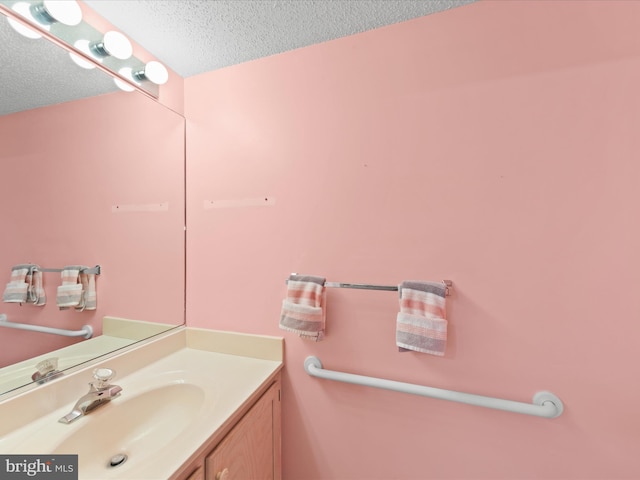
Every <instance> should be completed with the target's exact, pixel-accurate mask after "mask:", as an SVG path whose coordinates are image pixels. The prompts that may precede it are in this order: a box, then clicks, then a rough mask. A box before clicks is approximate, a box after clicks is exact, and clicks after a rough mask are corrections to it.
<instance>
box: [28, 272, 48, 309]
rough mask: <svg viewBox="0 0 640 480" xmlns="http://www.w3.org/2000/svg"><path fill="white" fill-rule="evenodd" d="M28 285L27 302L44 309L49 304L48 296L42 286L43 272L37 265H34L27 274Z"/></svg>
mask: <svg viewBox="0 0 640 480" xmlns="http://www.w3.org/2000/svg"><path fill="white" fill-rule="evenodd" d="M27 284H28V285H29V291H28V295H27V302H28V303H33V304H34V305H36V306H38V307H42V306H44V305H45V304H46V303H47V296H46V294H45V291H44V288H43V286H42V272H41V271H40V270H39V267H38V266H37V265H32V266H31V268H30V269H29V273H27Z"/></svg>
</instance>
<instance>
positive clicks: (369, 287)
mask: <svg viewBox="0 0 640 480" xmlns="http://www.w3.org/2000/svg"><path fill="white" fill-rule="evenodd" d="M291 275H297V274H296V273H292V274H291ZM442 283H444V285H445V286H446V292H445V293H446V295H447V296H449V295H451V292H450V291H449V290H450V287H451V286H452V285H453V282H452V281H451V280H442ZM324 286H325V287H327V288H356V289H360V290H386V291H390V292H397V291H398V286H397V285H371V284H368V283H343V282H324Z"/></svg>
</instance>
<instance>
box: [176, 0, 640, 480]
mask: <svg viewBox="0 0 640 480" xmlns="http://www.w3.org/2000/svg"><path fill="white" fill-rule="evenodd" d="M638 31H640V2H627V1H622V2H613V1H612V2H575V1H566V2H564V1H556V2H526V1H519V2H504V1H495V2H493V1H482V2H480V3H477V4H473V5H470V6H466V7H462V8H458V9H455V10H451V11H448V12H444V13H440V14H437V15H432V16H428V17H424V18H420V19H417V20H414V21H409V22H405V23H401V24H398V25H394V26H390V27H387V28H383V29H379V30H375V31H372V32H368V33H364V34H361V35H356V36H352V37H348V38H344V39H340V40H336V41H332V42H328V43H324V44H320V45H316V46H313V47H309V48H304V49H300V50H296V51H292V52H288V53H285V54H282V55H277V56H273V57H269V58H265V59H261V60H258V61H254V62H249V63H246V64H242V65H238V66H235V67H232V68H227V69H223V70H219V71H215V72H210V73H207V74H204V75H200V76H196V77H193V78H189V79H187V81H186V84H185V91H186V102H185V109H186V110H185V111H186V116H187V119H188V121H187V138H188V145H187V185H188V188H187V212H188V214H187V215H188V216H187V224H188V225H189V231H188V239H187V255H188V257H187V272H188V273H187V287H188V292H187V323H188V325H190V326H195V327H206V328H215V329H228V330H236V331H243V332H251V333H262V334H268V335H278V336H284V337H285V339H286V372H285V381H284V401H283V407H284V414H283V419H284V420H283V421H284V474H285V478H287V479H296V480H299V479H320V478H322V479H365V478H366V479H390V478H394V479H445V478H446V479H468V478H486V479H489V478H490V479H498V478H500V479H514V478H547V479H548V478H556V479H557V478H562V479H575V480H577V479H584V478H600V479H605V478H606V479H613V478H639V477H640V464H639V463H638V461H637V445H638V438H640V425H639V423H638V421H637V419H638V414H637V412H638V405H639V404H640V388H638V387H637V386H636V383H637V382H636V377H637V375H636V374H637V370H638V368H637V365H638V364H639V362H640V354H639V353H638V347H637V339H638V335H639V334H640V322H639V321H638V318H639V313H640V301H639V300H638V298H640V297H639V296H638V294H637V292H638V289H639V288H640V270H639V269H638V268H637V265H638V262H640V249H639V248H638V245H640V229H638V228H637V227H636V226H635V221H636V219H637V216H638V215H637V211H638V205H639V204H640V189H638V188H637V179H638V178H639V176H640V162H639V161H638V159H639V158H640V140H639V138H640V137H639V136H638V133H637V130H638V125H640V94H639V93H638V92H639V85H640V35H638ZM263 197H267V198H269V199H270V200H271V202H267V203H268V204H269V205H271V206H244V207H241V206H235V207H232V206H229V205H234V202H235V204H238V203H242V201H243V200H245V199H259V198H263ZM211 200H230V201H231V202H230V203H227V205H228V206H229V208H218V209H212V208H205V206H206V205H208V203H207V202H209V201H211ZM223 205H224V204H223ZM290 272H301V273H310V274H318V275H323V276H326V277H327V278H328V279H330V280H334V281H351V282H370V283H380V284H396V283H398V282H400V281H401V280H404V279H424V280H440V279H443V278H448V279H451V280H453V282H454V294H453V296H452V297H450V298H449V299H448V317H449V322H450V323H449V325H450V330H449V332H450V337H449V344H448V350H447V353H446V356H445V357H444V358H438V357H433V356H428V355H424V354H418V353H402V354H400V353H398V352H397V349H396V347H395V344H394V328H395V316H396V313H397V310H398V304H397V298H396V294H393V293H388V292H367V291H354V290H337V289H333V290H330V291H329V292H328V300H327V301H328V319H327V324H328V326H327V336H326V339H325V340H324V341H322V342H320V343H317V344H315V343H309V342H305V341H302V340H300V339H299V338H298V337H296V336H295V335H292V334H289V333H285V332H283V331H281V330H279V329H278V318H279V313H280V305H281V300H282V298H283V297H284V295H285V279H286V277H287V275H288V274H289V273H290ZM312 354H313V355H318V356H319V357H320V358H321V359H322V361H323V362H324V364H325V366H326V367H327V368H330V369H336V370H346V371H351V372H355V373H360V374H365V375H373V376H380V377H383V378H391V379H395V380H400V381H408V382H413V383H419V384H425V385H433V386H438V387H442V388H448V389H454V390H460V391H468V392H473V393H479V394H484V395H490V396H497V397H505V398H510V399H514V400H520V401H529V400H530V399H531V397H532V396H533V394H534V393H535V392H536V391H538V390H551V391H553V392H555V393H556V394H558V395H559V396H560V397H561V398H562V400H563V401H564V402H565V408H566V410H565V413H564V415H563V416H562V417H560V418H558V419H554V420H547V419H540V418H535V417H528V416H523V415H516V414H511V413H506V412H500V411H493V410H487V409H482V408H479V407H473V406H466V405H461V404H454V403H448V402H444V401H439V400H432V399H425V398H420V397H414V396H409V395H404V394H400V393H393V392H387V391H381V390H374V389H370V388H366V387H360V386H354V385H346V384H339V383H330V382H327V381H322V380H318V379H314V378H311V377H308V376H307V375H306V374H305V373H304V371H303V369H302V364H303V360H304V359H305V357H306V356H308V355H312Z"/></svg>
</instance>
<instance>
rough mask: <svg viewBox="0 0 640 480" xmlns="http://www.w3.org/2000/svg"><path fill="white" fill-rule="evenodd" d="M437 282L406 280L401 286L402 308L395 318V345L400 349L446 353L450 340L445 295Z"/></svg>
mask: <svg viewBox="0 0 640 480" xmlns="http://www.w3.org/2000/svg"><path fill="white" fill-rule="evenodd" d="M446 289H447V287H446V285H444V284H443V283H438V282H415V281H405V282H402V283H401V284H400V285H399V286H398V291H399V292H400V312H399V313H398V318H397V322H396V345H398V347H399V350H400V351H401V352H406V351H407V350H414V351H416V352H422V353H429V354H431V355H439V356H442V355H444V351H445V347H446V344H447V320H446V319H445V317H446V312H445V296H446V291H447V290H446Z"/></svg>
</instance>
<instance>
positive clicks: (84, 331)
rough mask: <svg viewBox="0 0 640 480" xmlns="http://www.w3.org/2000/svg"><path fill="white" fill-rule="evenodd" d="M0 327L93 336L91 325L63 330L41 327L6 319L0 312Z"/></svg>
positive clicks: (66, 335)
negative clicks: (78, 328)
mask: <svg viewBox="0 0 640 480" xmlns="http://www.w3.org/2000/svg"><path fill="white" fill-rule="evenodd" d="M0 327H7V328H16V329H18V330H29V331H32V332H41V333H51V334H53V335H62V336H63V337H84V338H91V337H92V336H93V328H91V325H83V326H82V328H81V329H80V330H64V329H62V328H53V327H43V326H41V325H31V324H29V323H14V322H10V321H8V320H7V316H6V315H5V314H0Z"/></svg>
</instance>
